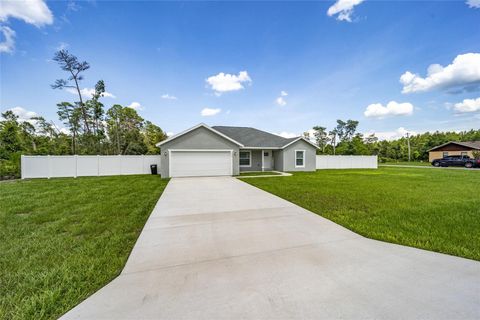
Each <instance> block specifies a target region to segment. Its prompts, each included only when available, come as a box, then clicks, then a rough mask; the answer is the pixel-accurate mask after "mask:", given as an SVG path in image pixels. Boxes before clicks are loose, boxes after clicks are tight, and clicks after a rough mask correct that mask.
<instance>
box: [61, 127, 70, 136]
mask: <svg viewBox="0 0 480 320" xmlns="http://www.w3.org/2000/svg"><path fill="white" fill-rule="evenodd" d="M58 131H60V133H63V134H70V130H69V129H67V128H65V127H62V128H59V129H58Z"/></svg>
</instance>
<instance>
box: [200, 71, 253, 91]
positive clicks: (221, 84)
mask: <svg viewBox="0 0 480 320" xmlns="http://www.w3.org/2000/svg"><path fill="white" fill-rule="evenodd" d="M205 81H206V82H207V84H208V85H209V86H210V88H211V89H212V90H213V91H215V94H217V95H220V94H222V93H224V92H229V91H237V90H241V89H243V88H244V86H243V84H247V83H251V82H252V79H251V78H250V76H249V75H248V72H247V71H241V72H239V73H238V75H234V74H228V73H223V72H220V73H219V74H217V75H215V76H211V77H208V78H207V79H206V80H205Z"/></svg>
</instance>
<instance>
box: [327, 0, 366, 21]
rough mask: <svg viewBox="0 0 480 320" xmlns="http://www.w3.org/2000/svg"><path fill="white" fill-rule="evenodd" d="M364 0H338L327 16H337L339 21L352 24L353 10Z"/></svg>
mask: <svg viewBox="0 0 480 320" xmlns="http://www.w3.org/2000/svg"><path fill="white" fill-rule="evenodd" d="M363 1H364V0H337V2H335V3H334V4H333V5H332V6H331V7H330V8H328V11H327V15H328V16H329V17H331V16H334V15H337V20H340V21H348V22H352V14H353V8H354V7H355V6H357V5H359V4H360V3H362V2H363Z"/></svg>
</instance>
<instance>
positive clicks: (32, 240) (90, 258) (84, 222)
mask: <svg viewBox="0 0 480 320" xmlns="http://www.w3.org/2000/svg"><path fill="white" fill-rule="evenodd" d="M167 182H168V181H166V180H162V179H160V178H159V177H158V176H151V175H142V176H116V177H95V178H77V179H73V178H68V179H51V180H45V179H36V180H25V181H12V182H0V199H1V202H0V253H1V254H0V270H1V271H0V319H56V318H58V317H59V316H60V315H62V314H63V313H65V312H66V311H68V310H69V309H71V308H72V307H74V306H75V305H77V304H78V303H79V302H81V301H82V300H84V299H85V298H87V297H88V296H89V295H91V294H92V293H94V292H95V291H97V290H98V289H99V288H101V287H102V286H103V285H105V284H106V283H108V282H109V281H110V280H112V279H113V278H114V277H115V276H117V275H118V274H119V273H120V271H121V270H122V268H123V266H124V264H125V262H126V260H127V257H128V255H129V253H130V251H131V250H132V247H133V245H134V243H135V241H136V239H137V237H138V235H139V234H140V231H141V229H142V227H143V225H144V224H145V221H146V219H147V217H148V216H149V214H150V212H151V211H152V209H153V207H154V205H155V203H156V201H157V200H158V198H159V196H160V194H161V193H162V191H163V189H164V188H165V186H166V184H167Z"/></svg>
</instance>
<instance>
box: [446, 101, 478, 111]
mask: <svg viewBox="0 0 480 320" xmlns="http://www.w3.org/2000/svg"><path fill="white" fill-rule="evenodd" d="M453 110H455V111H457V112H460V113H466V112H477V111H480V98H477V99H465V100H463V101H462V102H459V103H455V104H454V105H453Z"/></svg>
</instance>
